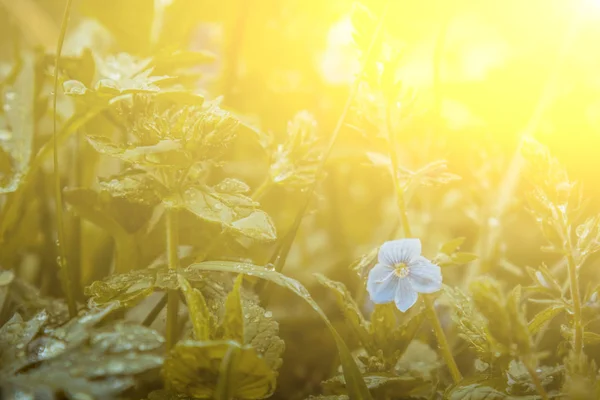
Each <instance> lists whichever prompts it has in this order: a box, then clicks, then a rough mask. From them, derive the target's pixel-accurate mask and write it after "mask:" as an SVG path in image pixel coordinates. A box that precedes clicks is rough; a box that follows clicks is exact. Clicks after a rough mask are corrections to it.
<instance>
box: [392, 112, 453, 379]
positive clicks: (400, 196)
mask: <svg viewBox="0 0 600 400" xmlns="http://www.w3.org/2000/svg"><path fill="white" fill-rule="evenodd" d="M386 130H387V133H388V138H389V141H390V146H389V147H390V159H391V164H392V180H393V182H394V187H395V189H396V196H397V200H398V209H399V211H400V219H401V223H402V229H403V231H404V236H405V237H407V238H410V237H412V233H411V229H410V223H409V220H408V212H407V209H406V200H405V199H404V188H403V187H402V184H401V183H400V180H399V179H398V159H397V154H396V150H395V149H396V146H395V143H394V137H393V133H392V132H393V126H392V119H391V113H390V104H388V105H387V106H386ZM423 303H424V304H425V312H426V313H427V317H428V318H429V321H430V322H431V326H432V327H433V331H434V332H435V337H436V339H437V342H438V346H439V349H440V352H441V353H442V357H443V358H444V361H445V362H446V365H447V366H448V369H449V370H450V375H452V380H453V381H454V383H458V382H460V380H461V379H462V375H461V374H460V371H459V370H458V366H457V365H456V361H455V360H454V356H453V355H452V351H451V350H450V345H449V344H448V339H446V334H445V333H444V329H442V324H441V323H440V320H439V318H438V316H437V314H436V312H435V307H434V302H433V299H432V298H431V297H430V296H429V295H423Z"/></svg>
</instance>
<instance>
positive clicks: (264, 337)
mask: <svg viewBox="0 0 600 400" xmlns="http://www.w3.org/2000/svg"><path fill="white" fill-rule="evenodd" d="M258 300H259V299H258V297H257V296H256V295H253V296H248V295H245V296H244V298H243V299H242V306H243V312H244V314H243V317H244V342H243V343H244V344H247V345H251V346H252V347H253V348H254V350H255V351H256V352H257V353H258V354H259V355H260V356H261V357H262V358H263V359H264V360H265V362H266V363H267V365H268V366H269V367H270V368H271V369H272V370H277V369H279V367H281V364H282V363H283V361H282V359H281V357H282V355H283V351H284V350H285V343H284V342H283V340H281V339H280V338H279V336H278V335H279V324H278V323H277V321H275V319H274V318H273V314H272V313H271V312H270V311H265V309H264V308H262V307H261V306H260V305H259V302H258Z"/></svg>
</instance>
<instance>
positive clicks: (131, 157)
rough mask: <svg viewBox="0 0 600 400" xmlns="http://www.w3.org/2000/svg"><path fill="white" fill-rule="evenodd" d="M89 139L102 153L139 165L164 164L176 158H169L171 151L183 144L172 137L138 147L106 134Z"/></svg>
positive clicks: (175, 150) (180, 161) (88, 137)
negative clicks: (122, 142)
mask: <svg viewBox="0 0 600 400" xmlns="http://www.w3.org/2000/svg"><path fill="white" fill-rule="evenodd" d="M87 140H88V142H89V143H90V144H91V145H92V147H93V148H94V149H95V150H96V151H97V152H98V153H100V154H105V155H108V156H112V157H116V158H118V159H120V160H123V161H126V162H128V163H133V164H139V165H154V166H164V165H165V164H166V163H167V162H168V161H170V160H173V159H174V157H170V158H168V156H169V153H171V154H172V153H173V152H177V150H181V149H182V146H181V144H180V143H179V142H178V141H175V140H171V139H164V140H161V141H159V142H158V143H156V144H154V145H149V146H137V147H134V146H129V147H125V146H122V145H118V144H115V143H113V142H111V141H110V140H109V139H108V138H106V137H104V136H87ZM183 161H184V160H179V161H174V164H175V165H179V164H181V163H182V162H183Z"/></svg>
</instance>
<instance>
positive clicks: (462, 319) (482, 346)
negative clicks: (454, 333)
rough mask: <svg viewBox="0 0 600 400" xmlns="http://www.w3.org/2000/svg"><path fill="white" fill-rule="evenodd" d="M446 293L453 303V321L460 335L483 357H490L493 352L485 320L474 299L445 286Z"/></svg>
mask: <svg viewBox="0 0 600 400" xmlns="http://www.w3.org/2000/svg"><path fill="white" fill-rule="evenodd" d="M444 292H445V293H446V294H448V297H449V298H450V300H451V301H452V304H453V306H454V311H455V312H454V313H453V315H452V319H453V321H454V323H455V324H456V326H457V327H458V329H459V332H460V333H459V335H460V336H461V337H462V338H463V339H464V340H465V341H466V342H467V343H468V344H469V345H470V346H471V347H472V348H473V349H475V350H476V351H477V353H478V354H479V355H480V356H481V357H488V356H489V355H490V353H491V352H492V351H493V350H492V348H491V344H490V342H489V341H488V335H487V331H486V321H485V318H483V317H482V316H481V314H479V313H478V312H477V310H476V309H475V306H474V304H473V301H472V299H471V298H470V297H469V296H467V295H466V294H465V293H463V292H462V291H461V290H460V289H458V288H450V287H447V286H444Z"/></svg>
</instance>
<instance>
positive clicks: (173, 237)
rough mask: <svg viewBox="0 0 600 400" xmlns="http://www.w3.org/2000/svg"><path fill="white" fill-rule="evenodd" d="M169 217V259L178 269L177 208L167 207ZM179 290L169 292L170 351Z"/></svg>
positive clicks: (173, 267)
mask: <svg viewBox="0 0 600 400" xmlns="http://www.w3.org/2000/svg"><path fill="white" fill-rule="evenodd" d="M165 214H166V219H167V259H168V263H169V269H174V270H176V269H177V268H178V267H179V255H178V251H177V247H178V246H179V224H178V219H177V210H176V209H173V208H167V209H166V211H165ZM177 292H178V291H177V290H169V291H168V292H167V333H166V342H167V343H166V347H167V351H169V350H170V349H171V348H172V347H173V345H175V342H176V341H177V314H178V310H179V294H178V293H177Z"/></svg>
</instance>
